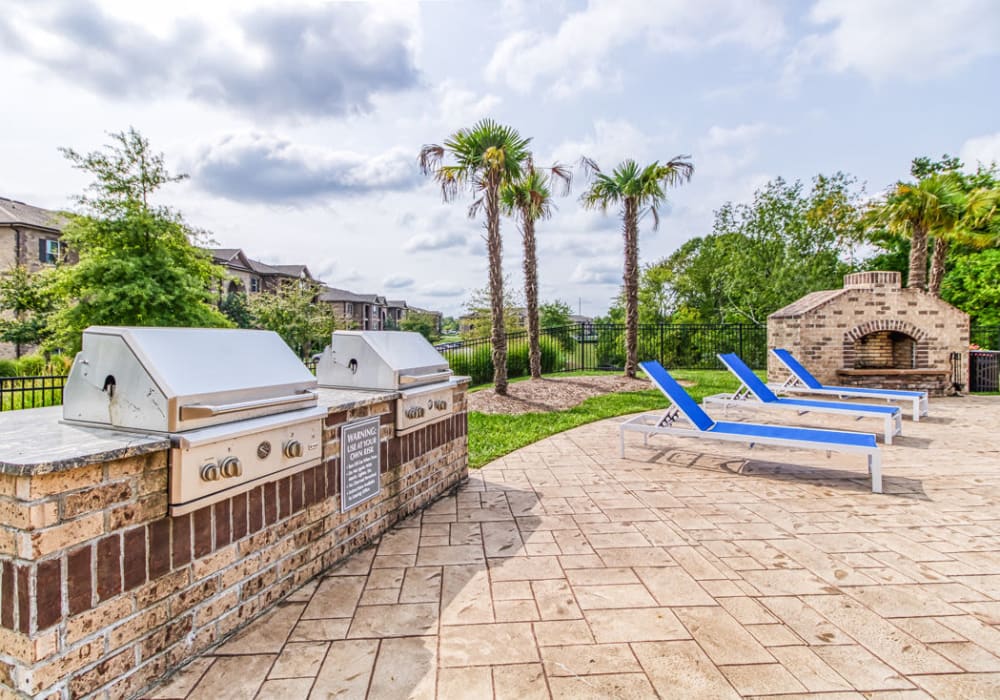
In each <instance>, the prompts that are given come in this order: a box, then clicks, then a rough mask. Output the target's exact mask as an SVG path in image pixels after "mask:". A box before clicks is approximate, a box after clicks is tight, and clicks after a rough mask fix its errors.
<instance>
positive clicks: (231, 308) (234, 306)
mask: <svg viewBox="0 0 1000 700" xmlns="http://www.w3.org/2000/svg"><path fill="white" fill-rule="evenodd" d="M219 311H221V312H222V313H223V315H224V316H225V317H226V318H228V319H229V320H230V322H232V324H233V325H234V326H236V327H237V328H253V327H254V318H253V314H252V313H250V306H249V303H248V300H247V295H246V294H245V293H244V292H229V293H227V294H226V297H225V299H223V300H222V301H221V302H219Z"/></svg>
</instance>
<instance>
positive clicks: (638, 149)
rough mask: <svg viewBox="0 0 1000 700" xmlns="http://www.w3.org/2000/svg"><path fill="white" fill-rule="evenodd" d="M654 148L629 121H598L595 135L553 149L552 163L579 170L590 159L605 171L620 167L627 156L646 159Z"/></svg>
mask: <svg viewBox="0 0 1000 700" xmlns="http://www.w3.org/2000/svg"><path fill="white" fill-rule="evenodd" d="M656 142H659V140H657V141H656ZM653 147H654V139H652V138H651V137H650V136H648V135H647V134H646V133H644V132H643V131H642V130H641V129H639V128H637V127H636V126H635V125H634V124H632V123H631V122H629V121H627V120H625V119H613V120H609V119H597V120H595V121H594V128H593V131H592V133H590V134H587V135H586V136H584V137H583V138H580V139H574V140H569V141H563V142H562V143H560V144H559V145H557V146H556V147H555V148H554V149H553V152H552V160H553V161H558V162H560V163H563V164H566V165H573V166H575V165H576V164H577V163H579V162H580V158H581V156H587V157H588V158H592V159H593V160H595V161H597V164H598V165H600V166H601V168H602V170H603V169H607V168H611V167H613V166H615V165H617V164H618V162H619V161H620V160H621V159H622V157H623V154H629V156H630V157H632V158H636V159H643V158H644V156H645V155H646V154H649V153H651V152H652V150H653ZM654 157H655V156H654ZM660 157H662V156H660ZM667 157H669V156H667Z"/></svg>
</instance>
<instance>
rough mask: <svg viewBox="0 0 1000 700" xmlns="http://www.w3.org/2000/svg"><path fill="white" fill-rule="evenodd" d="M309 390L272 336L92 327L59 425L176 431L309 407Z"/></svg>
mask: <svg viewBox="0 0 1000 700" xmlns="http://www.w3.org/2000/svg"><path fill="white" fill-rule="evenodd" d="M315 386H316V379H315V378H314V377H313V376H312V374H311V373H310V372H309V370H308V369H306V368H305V366H304V365H303V364H302V363H301V362H300V361H299V359H298V358H297V357H296V356H295V354H294V353H293V352H292V351H291V349H290V348H289V347H288V346H287V345H286V344H285V342H284V341H283V340H282V339H281V337H280V336H279V335H278V334H277V333H274V332H272V331H256V330H231V329H221V328H127V327H112V326H92V327H90V328H88V329H87V330H86V331H84V333H83V348H82V349H81V350H80V352H79V354H77V356H76V359H75V360H74V362H73V368H72V369H71V370H70V374H69V378H68V379H67V381H66V387H65V389H64V398H63V419H64V420H67V421H70V422H78V423H87V424H93V425H102V426H114V427H119V428H126V429H133V430H151V431H156V432H180V431H184V430H190V429H193V428H201V427H205V426H209V425H217V424H220V423H228V422H231V421H234V420H241V419H243V418H250V417H256V416H261V415H269V414H272V413H280V412H283V411H287V410H293V409H297V408H302V407H305V406H311V405H315V403H316V396H315V393H314V392H312V391H311V389H313V388H315Z"/></svg>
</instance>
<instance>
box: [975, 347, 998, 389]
mask: <svg viewBox="0 0 1000 700" xmlns="http://www.w3.org/2000/svg"><path fill="white" fill-rule="evenodd" d="M969 391H1000V352H996V351H995V350H972V351H970V352H969Z"/></svg>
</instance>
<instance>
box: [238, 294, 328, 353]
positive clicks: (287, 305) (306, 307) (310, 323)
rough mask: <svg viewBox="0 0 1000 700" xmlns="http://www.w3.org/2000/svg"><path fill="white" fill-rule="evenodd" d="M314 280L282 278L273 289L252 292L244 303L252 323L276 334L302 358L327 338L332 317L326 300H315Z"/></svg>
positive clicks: (315, 350) (322, 344)
mask: <svg viewBox="0 0 1000 700" xmlns="http://www.w3.org/2000/svg"><path fill="white" fill-rule="evenodd" d="M319 292H320V288H319V285H318V284H315V283H311V282H306V281H304V280H283V281H282V283H281V284H280V285H278V287H277V288H276V289H275V290H274V291H273V292H266V293H261V294H254V295H253V296H252V297H251V298H250V300H249V302H248V306H249V309H250V313H251V314H252V315H253V318H254V321H255V325H256V326H257V327H258V328H265V329H267V330H269V331H274V332H275V333H277V334H278V335H280V336H281V337H282V338H283V339H284V341H285V342H286V343H288V347H290V348H291V349H292V350H293V351H295V354H297V355H298V356H299V357H301V358H303V359H306V358H309V357H310V356H311V355H312V354H313V353H315V352H319V351H320V350H322V349H323V347H325V346H326V345H327V344H329V342H330V334H331V333H333V331H334V329H335V328H336V317H335V314H334V312H333V309H332V308H331V306H330V305H329V304H324V303H318V302H316V297H317V295H318V294H319Z"/></svg>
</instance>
